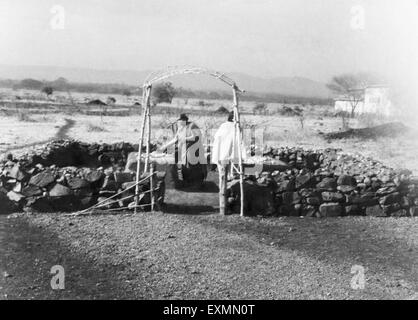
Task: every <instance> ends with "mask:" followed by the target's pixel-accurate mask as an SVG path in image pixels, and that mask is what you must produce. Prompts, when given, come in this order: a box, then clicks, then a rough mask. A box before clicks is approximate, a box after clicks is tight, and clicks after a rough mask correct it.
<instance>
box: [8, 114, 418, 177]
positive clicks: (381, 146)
mask: <svg viewBox="0 0 418 320" xmlns="http://www.w3.org/2000/svg"><path fill="white" fill-rule="evenodd" d="M177 117H178V115H176V114H169V115H162V114H156V115H154V116H153V123H152V126H153V130H154V131H153V137H152V140H153V141H160V142H161V141H163V140H164V139H169V138H170V137H171V133H170V131H169V130H167V129H166V130H165V131H162V130H164V128H167V126H168V124H169V123H172V122H173V121H175V119H176V118H177ZM190 118H191V120H192V121H194V122H196V123H197V124H198V126H199V127H200V128H201V129H202V131H203V134H204V135H205V133H207V135H205V137H206V136H208V137H210V136H211V135H213V133H214V131H213V130H216V128H218V127H219V125H220V124H221V123H222V122H223V121H225V118H226V116H225V115H198V114H196V115H191V116H190ZM65 119H68V120H71V121H72V122H73V123H72V125H71V126H70V127H69V128H68V130H66V132H65V134H66V137H70V138H74V139H77V140H81V141H85V142H98V143H113V142H120V141H126V142H130V143H137V142H138V139H139V131H140V116H139V115H132V116H129V117H118V116H88V115H81V114H65V113H55V114H47V115H42V114H30V113H28V114H27V115H26V116H25V118H24V119H23V120H22V119H21V117H19V114H16V115H8V116H1V117H0V135H1V137H2V138H1V141H0V153H4V152H6V151H7V152H8V151H10V152H12V153H15V154H19V153H21V152H24V151H25V150H27V148H30V147H31V146H32V145H36V144H37V143H43V142H45V141H48V140H50V139H54V138H57V133H58V132H59V130H60V128H61V127H62V126H64V125H65V124H66V121H65ZM303 122H304V123H303V128H302V126H301V122H300V119H299V118H298V117H294V116H293V117H292V116H282V115H279V114H274V115H269V116H264V115H252V114H244V115H242V123H243V125H244V127H245V128H248V127H249V126H251V125H254V126H255V128H256V130H258V131H257V134H260V135H261V138H260V140H258V141H262V142H263V145H270V146H300V147H304V148H308V149H323V148H341V149H342V150H343V151H345V152H346V153H361V154H363V155H365V156H369V157H372V158H374V159H376V160H379V161H382V162H383V163H385V164H387V165H389V166H391V167H393V168H407V169H410V170H412V171H413V172H414V174H416V175H417V174H418V139H417V138H416V137H417V129H416V128H415V127H413V126H410V128H411V129H412V130H411V132H410V133H408V134H406V135H400V136H396V137H382V138H378V139H375V140H365V139H359V138H354V139H353V138H350V139H341V140H333V141H328V140H327V139H325V138H324V137H323V135H324V134H325V133H329V132H338V131H340V130H341V129H342V120H341V118H338V117H321V116H319V115H317V116H311V117H306V118H305V119H304V120H303ZM349 125H350V127H352V128H361V127H364V124H363V123H361V121H359V120H358V119H350V122H349ZM210 130H212V131H210ZM261 139H262V140H261Z"/></svg>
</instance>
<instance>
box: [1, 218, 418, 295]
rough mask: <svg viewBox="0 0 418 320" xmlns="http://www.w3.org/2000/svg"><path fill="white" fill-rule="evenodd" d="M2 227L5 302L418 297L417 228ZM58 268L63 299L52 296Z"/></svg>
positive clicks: (351, 222) (85, 221) (301, 224)
mask: <svg viewBox="0 0 418 320" xmlns="http://www.w3.org/2000/svg"><path fill="white" fill-rule="evenodd" d="M1 219H2V220H0V221H2V222H1V223H0V255H1V259H0V260H1V274H2V276H1V277H0V297H1V298H47V299H48V298H62V299H67V298H89V299H100V298H110V299H112V298H131V299H134V298H136V299H155V298H160V299H174V298H179V299H184V298H188V299H207V298H211V299H234V298H235V299H260V298H264V299H302V298H308V299H366V298H370V299H382V298H386V299H410V298H414V297H415V298H418V294H417V292H418V271H417V269H416V265H417V262H418V254H417V253H418V251H417V240H418V232H417V231H418V219H392V218H390V219H373V218H368V217H365V218H353V217H351V218H344V219H298V218H284V219H277V218H276V219H258V218H244V219H241V218H240V217H239V216H227V217H221V216H218V215H216V214H206V215H204V214H203V215H202V214H201V215H181V214H163V213H153V214H151V213H141V214H137V215H131V214H120V215H106V216H105V215H103V216H88V217H78V218H70V217H65V216H63V215H53V214H48V215H36V216H27V217H20V218H15V219H5V218H4V217H1ZM56 264H60V265H62V266H63V267H64V268H65V272H66V282H65V283H66V288H65V289H64V290H62V291H55V290H52V289H51V288H50V279H51V275H50V274H49V271H50V268H51V266H53V265H56ZM353 265H361V266H363V267H364V268H365V279H366V283H365V288H364V289H363V290H354V289H352V288H351V285H350V282H351V280H352V277H353V274H351V268H352V266H353ZM4 272H7V273H8V274H11V275H12V276H11V277H4V276H3V274H4ZM5 295H7V296H5Z"/></svg>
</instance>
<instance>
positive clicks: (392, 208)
mask: <svg viewBox="0 0 418 320" xmlns="http://www.w3.org/2000/svg"><path fill="white" fill-rule="evenodd" d="M153 149H154V146H153V147H152V148H151V150H153ZM137 150H138V146H137V145H136V146H135V145H131V144H128V143H117V144H85V143H80V142H78V141H73V140H62V141H55V142H52V143H49V144H47V145H45V146H42V147H39V148H38V149H35V150H33V151H31V152H30V153H27V154H25V155H23V156H22V157H20V158H18V159H14V158H13V156H12V155H8V156H7V158H6V159H4V160H3V161H1V162H0V213H10V212H13V211H22V210H25V211H39V212H49V211H51V212H60V211H66V212H69V211H77V210H81V209H84V208H88V207H90V206H91V205H93V204H96V203H97V202H100V201H103V200H105V199H106V198H108V197H110V196H112V195H114V194H116V193H118V192H120V191H123V190H126V189H127V188H128V187H129V186H132V184H134V180H135V173H134V172H129V171H128V172H125V164H126V161H127V158H128V155H129V153H131V152H134V151H137ZM271 160H280V161H283V162H286V163H287V164H288V165H289V166H288V167H287V168H286V167H283V168H282V169H280V170H277V171H271V170H270V171H265V172H262V173H261V174H259V175H258V176H254V175H251V176H246V177H245V194H246V197H245V207H246V208H245V209H246V210H245V211H246V213H247V214H249V215H256V214H262V215H269V216H308V217H334V216H345V215H368V216H378V217H380V216H385V217H386V216H417V215H418V209H417V208H418V178H417V177H413V176H411V172H410V171H408V170H394V169H392V168H389V167H387V166H384V165H383V164H382V163H380V162H378V161H375V160H373V159H370V158H365V157H362V156H359V155H347V154H343V153H342V152H341V151H340V150H333V149H327V150H318V151H314V150H303V149H300V148H267V149H266V150H265V153H264V163H265V164H267V165H265V166H264V167H265V168H270V167H269V165H268V164H269V163H272V162H273V161H271ZM271 167H274V166H271ZM279 167H280V166H279ZM161 170H163V168H161ZM164 180H165V172H162V171H161V172H157V174H156V179H155V184H156V187H157V188H158V191H157V192H156V202H157V209H158V208H159V207H158V206H161V205H162V204H163V202H164V191H165V181H164ZM149 188H150V186H149V181H146V182H144V183H143V184H141V185H140V190H141V192H142V193H143V194H142V196H141V199H140V204H144V209H145V210H149V203H150V198H149V193H148V192H147V191H148V190H149ZM133 192H134V189H131V190H128V191H126V192H123V193H122V195H121V196H118V197H117V198H118V199H119V201H118V202H116V203H112V204H109V205H107V206H105V208H109V209H117V208H121V207H125V206H128V205H129V204H130V203H131V202H132V199H128V200H120V199H122V198H124V197H126V196H129V195H131V194H133ZM239 203H240V201H239V181H238V180H237V179H234V180H232V181H230V182H229V184H228V205H229V209H230V211H232V212H238V211H239Z"/></svg>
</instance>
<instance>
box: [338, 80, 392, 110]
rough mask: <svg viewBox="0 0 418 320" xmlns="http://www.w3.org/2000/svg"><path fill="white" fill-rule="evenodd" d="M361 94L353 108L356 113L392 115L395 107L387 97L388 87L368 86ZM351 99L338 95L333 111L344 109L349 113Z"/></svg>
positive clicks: (351, 103)
mask: <svg viewBox="0 0 418 320" xmlns="http://www.w3.org/2000/svg"><path fill="white" fill-rule="evenodd" d="M361 91H364V94H362V98H361V99H360V101H358V103H357V106H356V108H355V111H354V112H355V113H356V114H363V113H374V114H381V115H384V116H393V115H394V112H395V108H394V107H393V104H392V102H391V100H390V98H389V88H388V87H386V86H369V87H366V88H365V89H363V90H361ZM353 103H354V102H353V99H350V98H349V97H339V98H337V99H335V111H346V112H348V113H351V110H352V105H353Z"/></svg>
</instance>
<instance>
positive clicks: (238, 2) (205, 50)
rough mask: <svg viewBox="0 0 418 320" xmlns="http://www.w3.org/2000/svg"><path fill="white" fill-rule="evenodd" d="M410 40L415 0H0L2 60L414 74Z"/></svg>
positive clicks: (416, 16)
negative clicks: (61, 14) (59, 12)
mask: <svg viewBox="0 0 418 320" xmlns="http://www.w3.org/2000/svg"><path fill="white" fill-rule="evenodd" d="M54 5H59V6H62V7H63V8H64V13H65V20H64V25H62V24H60V22H59V21H61V20H59V21H58V22H57V20H56V19H55V20H53V19H54V17H56V16H57V13H55V14H54V13H51V9H52V8H53V6H54ZM359 5H360V6H361V7H360V9H359V7H358V6H359ZM361 8H363V9H364V25H363V24H362V17H361V14H362V13H361ZM54 23H55V24H54ZM52 25H55V27H56V26H58V28H53V27H52ZM61 26H63V27H64V28H63V29H60V27H61ZM417 39H418V0H400V1H396V0H363V1H362V0H356V1H354V0H296V1H295V0H292V1H290V0H287V1H283V0H271V1H270V0H264V1H263V0H202V1H200V0H164V1H163V0H36V1H33V0H0V64H8V65H22V64H24V65H48V66H65V67H88V68H95V69H134V70H149V69H156V68H161V67H165V66H167V65H184V64H187V65H197V66H205V67H209V68H214V69H218V70H221V71H227V72H228V71H229V72H231V71H234V72H236V71H238V72H244V73H249V74H252V75H256V76H263V77H274V76H303V77H309V78H312V79H314V80H320V81H327V80H328V78H329V77H331V76H332V75H334V74H338V73H342V72H353V71H374V72H380V73H382V74H384V75H389V76H390V77H405V75H408V77H413V76H414V75H415V74H418V45H417V43H418V40H417Z"/></svg>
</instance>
